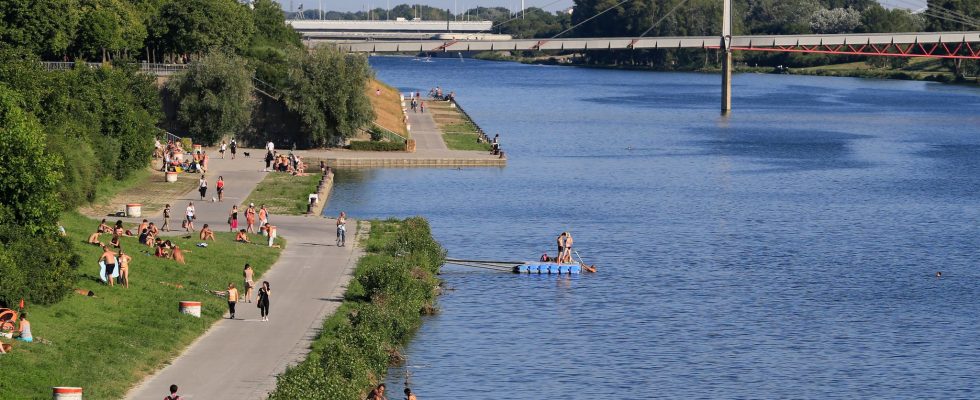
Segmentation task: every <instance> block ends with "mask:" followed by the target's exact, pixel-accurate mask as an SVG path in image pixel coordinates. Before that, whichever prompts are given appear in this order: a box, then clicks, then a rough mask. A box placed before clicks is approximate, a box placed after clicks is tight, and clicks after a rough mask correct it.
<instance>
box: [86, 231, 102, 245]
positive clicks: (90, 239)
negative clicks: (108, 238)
mask: <svg viewBox="0 0 980 400" xmlns="http://www.w3.org/2000/svg"><path fill="white" fill-rule="evenodd" d="M101 234H102V233H101V232H95V233H93V234H91V235H89V237H88V244H97V245H102V242H101V241H99V236H100V235H101Z"/></svg>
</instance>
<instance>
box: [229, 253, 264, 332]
mask: <svg viewBox="0 0 980 400" xmlns="http://www.w3.org/2000/svg"><path fill="white" fill-rule="evenodd" d="M254 275H255V271H254V270H253V269H252V266H251V265H250V264H248V263H246V264H245V268H244V269H243V270H242V276H243V277H244V280H245V281H244V283H243V284H242V289H243V290H244V291H245V293H239V292H238V288H237V287H236V286H235V283H234V282H229V283H228V289H227V290H225V291H224V292H223V293H222V294H223V295H225V296H226V298H227V300H228V319H235V307H236V306H237V305H238V303H241V302H245V303H251V302H252V291H253V290H254V288H255V280H254V278H253V277H254ZM271 296H272V287H271V285H270V284H269V281H262V287H260V288H259V290H258V292H257V293H256V306H257V307H258V308H259V316H260V318H262V321H269V306H270V302H269V300H270V297H271Z"/></svg>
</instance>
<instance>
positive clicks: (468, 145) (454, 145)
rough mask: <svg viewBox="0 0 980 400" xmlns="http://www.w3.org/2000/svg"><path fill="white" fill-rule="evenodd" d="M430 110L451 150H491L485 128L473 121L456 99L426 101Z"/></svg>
mask: <svg viewBox="0 0 980 400" xmlns="http://www.w3.org/2000/svg"><path fill="white" fill-rule="evenodd" d="M426 104H427V105H428V108H427V109H428V112H430V113H432V119H434V120H435V122H436V126H437V127H438V129H439V131H441V133H442V140H443V142H444V143H445V144H446V147H447V148H449V149H450V150H468V151H483V152H489V151H490V143H489V142H488V141H487V137H486V134H485V133H483V129H481V128H480V126H479V125H477V123H476V121H473V119H472V118H470V116H469V114H467V113H466V112H465V111H463V109H462V108H461V107H459V103H457V102H456V101H439V100H431V101H429V102H427V103H426Z"/></svg>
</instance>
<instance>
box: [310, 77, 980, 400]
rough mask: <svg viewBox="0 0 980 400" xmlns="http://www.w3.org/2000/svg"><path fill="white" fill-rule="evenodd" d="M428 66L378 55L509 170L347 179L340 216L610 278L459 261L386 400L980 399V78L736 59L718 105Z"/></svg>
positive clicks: (607, 80)
mask: <svg viewBox="0 0 980 400" xmlns="http://www.w3.org/2000/svg"><path fill="white" fill-rule="evenodd" d="M433 61H435V62H432V63H420V62H418V61H412V59H411V58H372V60H371V64H372V65H373V66H374V68H375V69H376V71H377V75H378V77H379V78H380V79H382V80H384V81H386V82H388V83H390V84H392V85H394V86H396V87H398V88H400V89H401V90H402V91H403V92H408V91H415V90H418V91H422V92H426V91H427V90H428V89H429V88H430V87H434V86H437V85H439V86H441V87H442V88H443V89H445V90H447V91H449V90H453V91H455V92H456V95H457V98H458V99H459V101H460V103H461V104H462V105H463V106H464V107H465V108H466V110H467V111H468V112H469V113H470V114H471V115H472V116H473V118H474V119H475V120H476V121H477V122H478V123H479V124H480V125H481V126H482V127H483V128H484V129H485V130H487V131H488V132H491V133H492V134H493V133H499V134H500V136H501V138H502V144H503V147H504V148H505V150H506V151H507V154H508V155H509V158H510V159H509V164H508V165H507V166H506V167H505V168H474V169H462V170H456V169H376V170H358V171H342V172H341V173H339V174H338V176H337V184H336V186H335V189H334V193H333V195H332V198H331V199H330V203H329V205H328V208H327V210H326V211H325V212H326V213H328V214H335V213H337V212H338V211H339V210H345V211H347V212H348V213H349V214H351V215H352V216H354V217H356V218H383V217H389V216H397V217H405V216H412V215H423V216H425V217H428V218H429V220H430V221H431V223H432V228H433V232H434V234H435V236H436V238H437V239H438V240H439V241H440V242H441V243H442V244H443V245H444V246H445V247H446V248H447V249H448V251H449V255H450V256H451V257H457V258H481V259H503V260H511V259H518V260H521V259H529V260H530V259H536V258H537V257H539V256H540V255H541V253H543V252H548V253H549V254H553V253H554V252H555V249H554V247H555V246H554V244H553V243H554V241H555V236H556V235H557V234H558V233H560V232H562V231H570V232H571V233H572V235H573V236H574V238H575V247H576V248H577V249H578V251H579V252H580V254H581V256H582V257H583V258H584V260H585V261H587V262H588V263H594V264H597V265H598V267H599V269H600V272H599V273H598V274H594V275H582V276H576V277H571V278H569V277H554V276H521V275H512V274H507V273H497V272H494V271H485V270H473V269H466V268H462V267H451V266H447V267H445V268H444V270H443V271H444V274H443V275H442V278H443V279H444V280H445V281H446V285H447V286H448V287H449V288H450V289H451V290H449V291H447V292H446V294H445V295H443V296H442V297H441V298H440V299H439V307H440V309H441V313H440V314H438V315H437V316H434V317H431V318H427V320H426V322H425V324H424V326H423V327H422V329H421V330H420V331H419V333H418V335H417V336H416V337H415V338H414V339H413V341H412V342H411V343H410V344H409V345H408V348H407V349H406V350H405V355H406V357H407V363H406V364H405V365H404V366H401V367H397V368H392V369H391V370H390V372H389V377H388V383H389V392H390V394H392V396H391V398H400V397H399V396H395V395H396V394H400V393H401V391H402V388H403V383H404V382H405V380H406V378H407V379H408V381H409V383H410V385H411V387H412V388H413V390H415V392H416V393H418V395H419V398H421V399H425V400H432V399H460V398H465V399H489V398H507V399H542V398H567V399H586V398H612V397H617V398H671V399H674V398H710V399H716V398H819V399H827V398H842V399H851V398H978V397H980V383H978V381H977V377H978V376H980V323H978V321H980V303H978V299H980V270H978V263H977V260H978V252H980V250H978V249H980V234H978V233H980V209H978V207H977V205H978V202H980V113H978V110H980V88H973V87H963V86H952V85H941V84H933V83H923V82H904V81H884V80H861V79H849V78H824V77H805V76H788V75H756V74H740V75H736V77H735V78H734V111H733V113H732V114H731V115H730V116H729V117H722V116H720V115H719V112H718V108H719V103H720V100H719V93H720V88H719V86H720V83H719V82H720V77H719V76H717V75H711V74H693V73H655V72H634V71H614V70H593V69H580V68H569V67H548V66H530V65H521V64H515V63H496V62H482V61H475V60H465V61H462V62H461V61H460V60H458V59H455V60H453V59H436V60H433ZM938 271H941V272H942V278H941V279H937V278H936V276H935V275H936V272H938Z"/></svg>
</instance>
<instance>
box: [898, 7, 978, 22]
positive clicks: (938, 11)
mask: <svg viewBox="0 0 980 400" xmlns="http://www.w3.org/2000/svg"><path fill="white" fill-rule="evenodd" d="M897 2H898V3H900V4H902V5H904V6H906V7H908V10H909V11H910V12H912V11H913V10H918V11H920V12H921V13H922V14H924V15H926V16H928V17H933V18H936V19H941V20H944V21H949V22H953V23H958V24H963V25H966V26H968V27H973V28H980V20H978V19H976V18H974V17H972V16H969V15H967V14H964V13H962V12H959V11H955V10H950V9H948V8H945V7H941V6H935V7H930V6H929V5H928V2H927V3H926V7H924V8H919V7H918V6H919V4H917V3H914V2H912V1H911V0H898V1H897Z"/></svg>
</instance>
